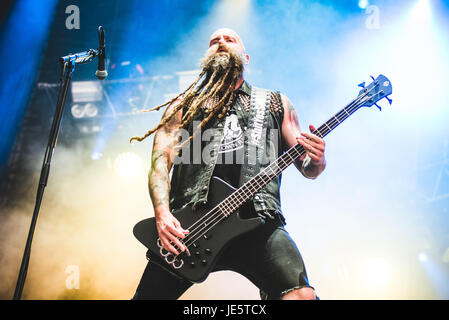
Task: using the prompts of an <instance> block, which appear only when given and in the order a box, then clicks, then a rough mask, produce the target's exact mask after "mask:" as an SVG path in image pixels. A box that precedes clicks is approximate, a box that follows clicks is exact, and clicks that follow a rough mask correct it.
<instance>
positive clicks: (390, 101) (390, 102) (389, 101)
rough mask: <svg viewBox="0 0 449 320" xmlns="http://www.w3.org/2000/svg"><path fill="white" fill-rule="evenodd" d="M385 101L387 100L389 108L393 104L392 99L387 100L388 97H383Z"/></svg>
mask: <svg viewBox="0 0 449 320" xmlns="http://www.w3.org/2000/svg"><path fill="white" fill-rule="evenodd" d="M385 99H387V100H388V103H389V104H390V106H391V104H392V103H393V100H392V99H390V98H388V97H385Z"/></svg>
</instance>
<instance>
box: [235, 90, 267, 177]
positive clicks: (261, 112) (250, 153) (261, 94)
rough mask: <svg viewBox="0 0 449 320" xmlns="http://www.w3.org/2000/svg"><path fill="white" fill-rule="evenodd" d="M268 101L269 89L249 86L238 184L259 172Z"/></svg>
mask: <svg viewBox="0 0 449 320" xmlns="http://www.w3.org/2000/svg"><path fill="white" fill-rule="evenodd" d="M270 103H271V91H269V90H266V89H261V88H256V87H252V88H251V99H250V110H249V121H248V127H247V130H246V132H245V134H244V152H245V162H244V163H243V164H242V169H241V175H240V181H239V185H240V186H241V185H243V184H244V183H245V182H247V181H248V180H250V179H251V178H252V177H253V176H255V175H256V174H257V173H258V172H259V170H260V162H261V160H262V159H264V157H265V145H266V139H267V120H268V115H269V112H270Z"/></svg>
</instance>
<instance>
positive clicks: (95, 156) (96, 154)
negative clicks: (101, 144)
mask: <svg viewBox="0 0 449 320" xmlns="http://www.w3.org/2000/svg"><path fill="white" fill-rule="evenodd" d="M101 157H103V154H102V153H101V152H92V155H91V158H92V160H100V159H101Z"/></svg>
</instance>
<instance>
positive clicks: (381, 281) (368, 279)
mask: <svg viewBox="0 0 449 320" xmlns="http://www.w3.org/2000/svg"><path fill="white" fill-rule="evenodd" d="M363 272H364V281H365V285H366V286H367V287H369V288H382V287H385V286H386V285H388V283H389V282H390V278H391V274H392V268H391V264H390V263H389V262H388V261H387V260H385V259H384V258H380V257H376V258H370V259H367V260H366V261H365V263H364V264H363Z"/></svg>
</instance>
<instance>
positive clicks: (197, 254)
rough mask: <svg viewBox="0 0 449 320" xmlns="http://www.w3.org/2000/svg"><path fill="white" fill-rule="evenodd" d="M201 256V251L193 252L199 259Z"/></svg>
mask: <svg viewBox="0 0 449 320" xmlns="http://www.w3.org/2000/svg"><path fill="white" fill-rule="evenodd" d="M200 257H201V253H200V252H199V251H196V252H195V258H197V259H199V258H200Z"/></svg>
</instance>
